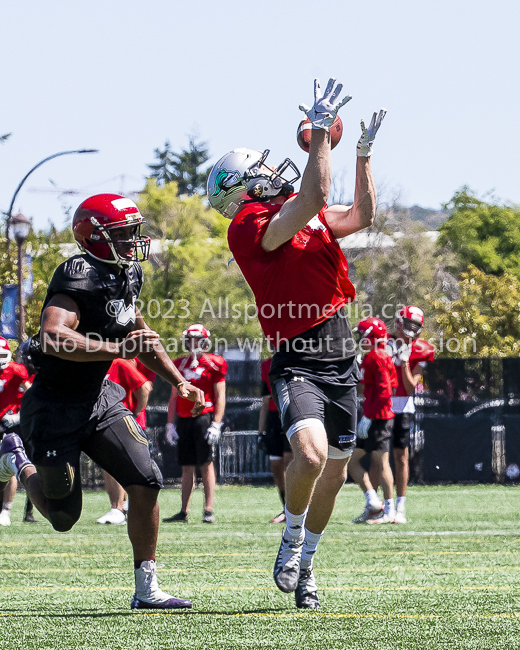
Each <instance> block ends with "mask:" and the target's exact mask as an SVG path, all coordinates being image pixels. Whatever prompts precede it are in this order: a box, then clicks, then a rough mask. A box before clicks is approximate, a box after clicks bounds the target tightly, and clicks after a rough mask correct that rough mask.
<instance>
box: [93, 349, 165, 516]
mask: <svg viewBox="0 0 520 650" xmlns="http://www.w3.org/2000/svg"><path fill="white" fill-rule="evenodd" d="M107 379H108V380H109V381H113V382H114V383H115V384H119V386H122V387H123V388H124V389H125V393H126V395H125V398H124V399H123V400H122V401H123V404H124V405H125V406H126V408H127V409H128V410H129V411H131V412H132V413H133V414H134V417H135V421H136V422H137V424H138V425H139V426H140V427H141V429H143V431H146V406H147V404H148V398H149V396H150V393H151V392H152V388H153V385H152V382H153V380H154V379H155V373H153V372H151V371H150V370H148V368H146V366H144V365H143V364H142V363H141V362H140V361H139V359H114V361H112V365H111V366H110V368H109V369H108V373H107ZM103 474H104V479H105V490H106V491H107V493H108V497H109V499H110V510H109V511H108V512H107V513H106V514H105V515H103V516H102V517H100V518H99V519H98V520H97V522H96V523H98V524H114V525H115V526H118V525H121V524H124V523H126V511H127V510H128V502H127V501H125V498H126V496H125V491H124V489H123V487H122V486H121V485H120V484H119V483H118V482H117V481H116V480H115V478H113V477H112V476H110V474H109V473H108V472H103ZM125 506H126V507H125Z"/></svg>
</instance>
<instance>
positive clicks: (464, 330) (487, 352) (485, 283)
mask: <svg viewBox="0 0 520 650" xmlns="http://www.w3.org/2000/svg"><path fill="white" fill-rule="evenodd" d="M459 287H460V297H459V298H458V299H457V300H452V301H450V300H447V299H446V298H441V299H438V300H436V301H434V303H433V307H434V309H435V314H434V320H435V322H436V325H437V328H438V330H439V331H440V334H441V336H442V345H439V343H437V347H438V349H439V352H440V355H441V356H448V357H495V356H498V357H505V356H515V357H517V356H520V280H518V278H517V277H516V276H514V275H512V274H509V273H504V274H502V275H501V276H496V275H492V274H486V273H484V272H483V271H481V270H480V269H478V268H476V267H475V266H473V265H470V266H469V267H468V269H467V271H465V272H464V273H463V274H462V276H461V279H460V282H459Z"/></svg>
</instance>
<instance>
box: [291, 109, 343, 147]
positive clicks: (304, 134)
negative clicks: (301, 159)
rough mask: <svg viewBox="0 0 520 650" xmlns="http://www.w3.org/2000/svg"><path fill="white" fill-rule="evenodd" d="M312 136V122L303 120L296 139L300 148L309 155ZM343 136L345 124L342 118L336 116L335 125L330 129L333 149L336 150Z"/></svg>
mask: <svg viewBox="0 0 520 650" xmlns="http://www.w3.org/2000/svg"><path fill="white" fill-rule="evenodd" d="M311 134H312V125H311V121H310V120H309V119H307V120H302V121H301V122H300V124H299V126H298V131H297V133H296V139H297V141H298V144H299V145H300V147H301V148H302V149H303V150H304V151H306V152H307V153H309V149H310V146H311ZM342 135H343V123H342V121H341V118H340V116H339V115H336V119H335V120H334V124H333V125H332V126H331V127H330V145H331V146H330V148H331V149H334V147H335V146H336V145H337V144H338V143H339V141H340V140H341V136H342Z"/></svg>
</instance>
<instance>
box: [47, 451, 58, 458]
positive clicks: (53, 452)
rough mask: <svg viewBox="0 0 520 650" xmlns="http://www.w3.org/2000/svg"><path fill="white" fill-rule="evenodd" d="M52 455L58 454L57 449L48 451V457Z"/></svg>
mask: <svg viewBox="0 0 520 650" xmlns="http://www.w3.org/2000/svg"><path fill="white" fill-rule="evenodd" d="M51 456H56V449H53V450H52V451H48V452H47V458H50V457H51Z"/></svg>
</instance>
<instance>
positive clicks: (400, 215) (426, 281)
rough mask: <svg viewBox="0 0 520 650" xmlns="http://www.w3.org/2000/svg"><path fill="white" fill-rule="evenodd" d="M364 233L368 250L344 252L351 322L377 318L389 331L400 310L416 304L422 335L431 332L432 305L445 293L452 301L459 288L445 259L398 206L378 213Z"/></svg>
mask: <svg viewBox="0 0 520 650" xmlns="http://www.w3.org/2000/svg"><path fill="white" fill-rule="evenodd" d="M367 232H368V233H369V234H370V239H369V246H368V248H366V249H364V250H361V251H358V252H355V253H354V254H353V255H351V254H349V252H348V251H347V258H348V260H349V262H352V263H353V264H352V265H353V274H352V275H353V279H354V282H355V284H356V288H357V292H358V298H357V299H356V302H355V303H354V304H353V305H352V306H351V307H350V308H349V313H350V316H351V317H352V319H353V321H354V322H355V321H356V320H360V319H361V318H365V317H366V316H369V315H371V316H377V317H379V318H381V319H382V320H384V321H385V322H386V323H387V325H388V326H389V328H390V329H391V328H392V326H393V320H394V316H395V313H396V311H397V310H398V309H399V308H400V306H403V305H417V306H418V307H421V309H423V310H424V312H425V315H426V330H427V331H431V332H432V333H433V332H434V325H435V323H434V322H433V321H432V320H431V318H430V315H431V313H432V308H431V304H432V302H433V301H434V300H435V299H436V298H439V297H440V296H441V295H443V294H444V293H447V294H448V295H449V296H450V297H453V296H454V295H455V294H454V289H455V293H456V292H457V289H458V287H457V281H456V279H455V278H454V277H453V276H452V275H451V274H449V273H448V272H447V270H446V266H447V258H446V255H444V254H439V253H438V251H437V247H436V244H435V241H434V240H433V239H432V238H430V236H429V235H427V234H426V228H425V227H424V225H423V224H422V223H420V222H417V221H412V219H411V218H410V215H409V214H408V210H407V209H406V208H402V207H401V206H398V205H394V206H391V207H390V208H387V209H385V210H381V211H379V212H378V215H377V217H376V220H375V224H374V226H373V227H372V228H370V230H368V231H367ZM385 244H386V245H385ZM389 244H390V245H389Z"/></svg>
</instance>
